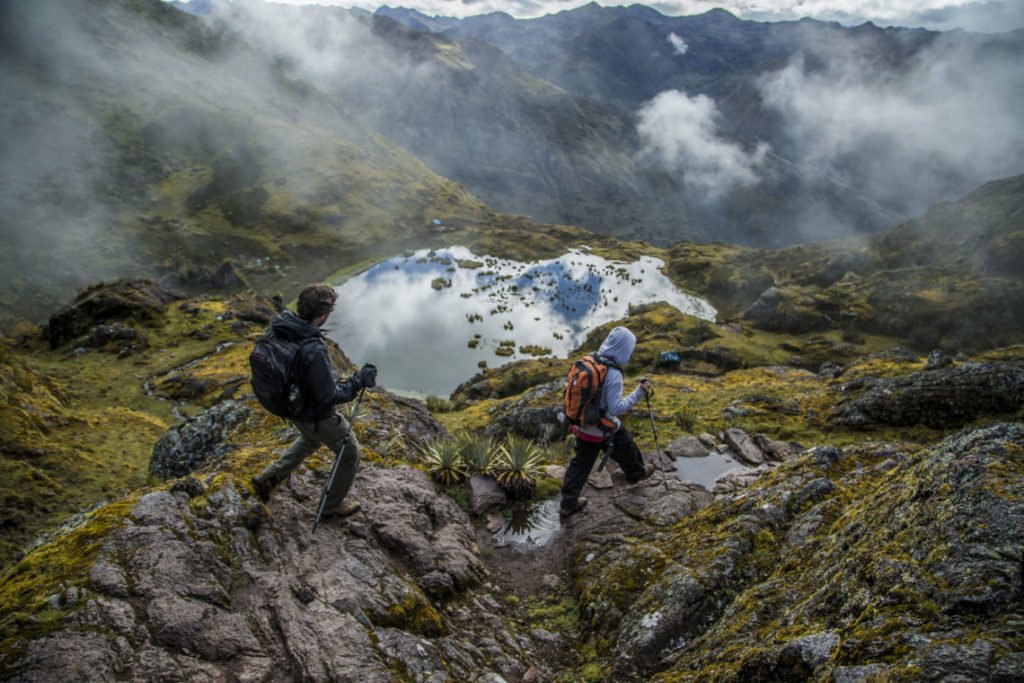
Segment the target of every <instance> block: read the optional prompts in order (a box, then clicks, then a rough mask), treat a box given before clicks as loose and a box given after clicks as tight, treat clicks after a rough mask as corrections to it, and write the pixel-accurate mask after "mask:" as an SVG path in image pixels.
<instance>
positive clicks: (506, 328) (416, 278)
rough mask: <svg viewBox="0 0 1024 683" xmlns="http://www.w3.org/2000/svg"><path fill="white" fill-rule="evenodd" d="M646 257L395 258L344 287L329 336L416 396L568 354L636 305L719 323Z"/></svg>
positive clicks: (438, 253) (454, 254)
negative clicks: (660, 304) (666, 307)
mask: <svg viewBox="0 0 1024 683" xmlns="http://www.w3.org/2000/svg"><path fill="white" fill-rule="evenodd" d="M663 265H664V264H663V263H662V262H661V261H660V260H658V259H655V258H652V257H649V256H645V257H641V258H640V259H639V260H637V261H634V262H631V263H626V262H622V261H609V260H607V259H604V258H602V257H600V256H596V255H594V254H590V253H586V252H584V251H571V252H569V253H568V254H566V255H564V256H561V257H559V258H557V259H551V260H548V261H536V262H530V263H522V262H519V261H510V260H506V259H498V258H494V257H490V256H477V255H475V254H474V253H473V252H471V251H470V250H469V249H466V248H465V247H450V248H447V249H438V250H434V251H428V250H426V249H424V250H421V251H418V252H416V253H414V254H413V255H411V256H407V257H399V258H393V259H389V260H387V261H383V262H381V263H378V264H377V265H375V266H373V267H371V268H369V269H368V270H366V271H364V272H362V273H360V274H359V275H356V276H354V277H352V278H350V279H349V280H348V281H346V282H345V283H344V284H343V285H341V286H340V287H338V303H337V307H336V309H335V312H334V315H332V316H331V318H330V320H329V321H328V323H327V334H328V335H329V336H330V337H331V338H332V339H334V340H335V341H336V342H338V344H340V345H341V348H343V349H344V350H345V353H346V354H348V356H349V358H351V359H352V360H353V361H354V362H356V363H357V364H362V363H364V362H370V363H374V364H376V365H377V366H378V368H379V376H378V381H379V382H380V384H382V385H383V386H386V387H387V388H388V389H391V390H400V391H403V392H406V393H410V394H413V395H417V394H418V395H427V394H435V395H439V396H447V395H449V394H450V393H451V392H452V391H454V389H455V388H456V387H457V386H458V385H459V384H460V383H461V382H464V381H466V380H467V379H469V378H470V377H472V376H473V375H475V374H476V373H477V372H479V369H480V367H481V364H486V365H487V366H488V367H492V368H494V367H500V366H502V365H504V364H506V363H510V362H512V361H514V360H519V359H523V358H531V357H543V356H561V357H564V356H565V355H567V354H568V353H569V352H570V351H571V350H572V349H574V348H576V347H577V346H579V345H580V344H581V343H582V342H583V341H584V340H585V339H586V335H587V333H588V332H589V331H590V330H592V329H594V328H595V327H598V326H599V325H602V324H604V323H606V322H610V321H612V320H618V319H620V318H623V317H625V315H626V313H627V312H628V310H629V306H630V305H636V304H644V303H651V302H655V301H665V302H667V303H669V304H670V305H672V306H675V307H676V308H678V309H679V310H680V311H682V312H684V313H688V314H691V315H695V316H697V317H700V318H703V319H705V320H714V317H715V309H714V308H713V307H712V306H711V305H710V304H709V303H708V302H707V301H704V300H703V299H700V298H697V297H694V296H691V295H689V294H685V293H684V292H682V291H680V290H679V289H677V288H676V287H675V286H674V285H673V284H672V283H671V282H670V281H669V279H668V278H666V277H665V276H664V275H662V273H661V268H662V266H663Z"/></svg>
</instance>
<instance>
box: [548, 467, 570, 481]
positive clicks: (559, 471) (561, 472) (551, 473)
mask: <svg viewBox="0 0 1024 683" xmlns="http://www.w3.org/2000/svg"><path fill="white" fill-rule="evenodd" d="M565 472H566V468H565V467H564V466H563V465H545V466H544V476H546V477H550V478H551V479H557V480H559V481H562V480H563V479H565Z"/></svg>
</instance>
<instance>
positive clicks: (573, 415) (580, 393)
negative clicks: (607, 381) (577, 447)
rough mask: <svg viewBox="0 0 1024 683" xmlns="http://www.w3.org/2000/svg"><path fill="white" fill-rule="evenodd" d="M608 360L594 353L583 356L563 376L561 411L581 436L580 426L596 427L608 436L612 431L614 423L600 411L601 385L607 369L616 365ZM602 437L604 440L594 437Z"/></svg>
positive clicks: (614, 427) (615, 426)
mask: <svg viewBox="0 0 1024 683" xmlns="http://www.w3.org/2000/svg"><path fill="white" fill-rule="evenodd" d="M618 367H619V366H618V365H616V364H615V363H614V362H613V361H612V360H611V359H609V358H604V357H602V356H598V355H597V354H590V355H586V356H584V357H583V358H581V359H579V360H578V361H576V362H575V363H573V364H572V367H571V368H569V374H567V375H566V376H565V396H564V397H563V398H562V412H564V413H565V417H566V418H567V419H568V420H569V423H570V424H571V425H572V426H573V427H574V429H573V432H574V433H575V434H576V435H577V436H578V437H581V438H582V435H581V432H580V430H581V429H586V428H588V427H589V428H591V429H590V430H588V431H591V432H592V431H594V429H593V428H597V429H598V430H600V431H601V432H603V433H604V434H605V436H607V434H610V433H611V432H613V431H615V429H616V428H617V425H616V424H615V422H613V421H612V420H610V419H609V418H607V417H605V416H604V414H603V412H602V411H601V388H602V387H603V386H604V378H605V377H606V376H607V374H608V368H616V369H617V368H618ZM597 440H603V439H597Z"/></svg>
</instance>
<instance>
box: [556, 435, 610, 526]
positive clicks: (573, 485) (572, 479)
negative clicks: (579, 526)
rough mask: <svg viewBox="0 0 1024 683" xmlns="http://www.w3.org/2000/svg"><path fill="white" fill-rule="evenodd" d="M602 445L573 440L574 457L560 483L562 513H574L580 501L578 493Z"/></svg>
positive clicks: (584, 483) (585, 481)
mask: <svg viewBox="0 0 1024 683" xmlns="http://www.w3.org/2000/svg"><path fill="white" fill-rule="evenodd" d="M601 446H602V444H599V443H588V442H586V441H580V440H579V439H576V440H575V451H576V452H575V455H574V456H573V458H572V460H570V461H569V468H568V469H567V470H566V471H565V480H564V481H563V482H562V504H561V508H562V512H569V513H571V512H574V511H575V510H576V508H577V505H578V503H579V500H580V492H581V491H583V487H584V485H586V483H587V477H589V476H590V470H591V469H593V467H594V462H595V461H596V460H597V456H598V454H599V453H600V452H601Z"/></svg>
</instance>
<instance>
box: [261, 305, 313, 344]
mask: <svg viewBox="0 0 1024 683" xmlns="http://www.w3.org/2000/svg"><path fill="white" fill-rule="evenodd" d="M270 327H271V328H272V329H273V330H274V334H276V335H280V336H282V337H284V338H286V339H293V340H295V341H299V340H301V339H309V338H310V337H319V336H321V334H322V333H321V332H320V328H319V327H317V326H316V325H314V324H313V323H311V322H309V321H308V320H303V319H302V318H300V317H299V316H297V315H295V314H294V313H292V312H291V311H283V312H282V313H281V314H280V315H278V316H277V317H276V318H274V320H273V322H271V323H270Z"/></svg>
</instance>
